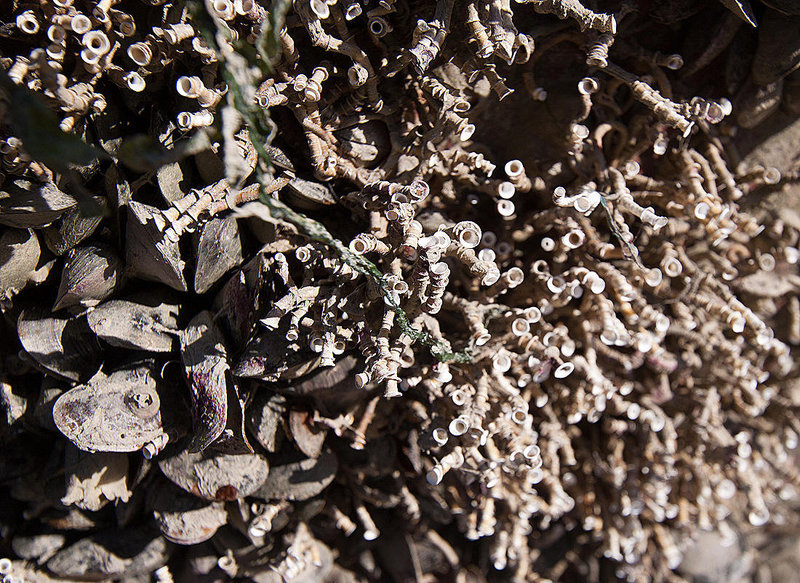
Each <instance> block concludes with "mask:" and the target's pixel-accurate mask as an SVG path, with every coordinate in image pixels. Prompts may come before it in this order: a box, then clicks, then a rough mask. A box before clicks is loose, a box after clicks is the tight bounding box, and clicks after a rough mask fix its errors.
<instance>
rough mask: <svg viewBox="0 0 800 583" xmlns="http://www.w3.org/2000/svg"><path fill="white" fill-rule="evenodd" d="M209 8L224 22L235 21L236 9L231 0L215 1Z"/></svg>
mask: <svg viewBox="0 0 800 583" xmlns="http://www.w3.org/2000/svg"><path fill="white" fill-rule="evenodd" d="M209 7H210V8H211V12H212V13H213V14H214V15H215V16H218V17H220V18H221V19H222V20H233V18H234V17H235V16H236V8H235V7H234V4H233V2H231V0H213V2H211V3H210V6H209Z"/></svg>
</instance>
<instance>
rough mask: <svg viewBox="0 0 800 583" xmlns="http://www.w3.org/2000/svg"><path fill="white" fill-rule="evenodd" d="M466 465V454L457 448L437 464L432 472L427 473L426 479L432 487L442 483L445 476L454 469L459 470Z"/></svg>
mask: <svg viewBox="0 0 800 583" xmlns="http://www.w3.org/2000/svg"><path fill="white" fill-rule="evenodd" d="M463 463H464V454H463V453H462V452H461V448H460V447H457V448H455V449H454V450H453V451H451V452H450V453H448V454H447V455H446V456H444V457H443V458H442V459H441V461H439V463H438V464H436V465H435V466H434V467H433V469H432V470H431V471H429V472H428V473H427V475H426V476H425V478H426V479H427V480H428V483H429V484H431V485H432V486H436V485H437V484H441V483H442V479H443V478H444V476H445V474H446V473H447V472H449V471H450V470H451V469H453V468H458V467H460V466H461V465H462V464H463Z"/></svg>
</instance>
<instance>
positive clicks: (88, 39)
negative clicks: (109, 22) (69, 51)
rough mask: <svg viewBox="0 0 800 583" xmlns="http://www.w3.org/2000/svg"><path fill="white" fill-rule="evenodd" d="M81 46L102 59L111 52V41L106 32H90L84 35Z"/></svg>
mask: <svg viewBox="0 0 800 583" xmlns="http://www.w3.org/2000/svg"><path fill="white" fill-rule="evenodd" d="M81 44H82V45H83V46H84V47H85V48H86V49H88V50H90V51H92V52H93V53H96V54H98V55H100V56H101V57H102V56H103V55H105V54H106V53H108V51H110V50H111V41H109V40H108V37H107V36H106V34H105V33H104V32H102V31H99V30H90V31H89V32H87V33H86V34H84V35H83V36H82V37H81Z"/></svg>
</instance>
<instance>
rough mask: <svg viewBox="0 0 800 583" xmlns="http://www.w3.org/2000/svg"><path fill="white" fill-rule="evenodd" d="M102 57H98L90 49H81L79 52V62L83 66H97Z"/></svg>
mask: <svg viewBox="0 0 800 583" xmlns="http://www.w3.org/2000/svg"><path fill="white" fill-rule="evenodd" d="M101 57H102V55H98V54H97V53H95V52H94V51H93V50H91V49H83V50H82V51H81V60H82V61H83V62H84V64H85V65H88V66H90V67H92V66H94V65H97V64H98V63H99V62H100V58H101Z"/></svg>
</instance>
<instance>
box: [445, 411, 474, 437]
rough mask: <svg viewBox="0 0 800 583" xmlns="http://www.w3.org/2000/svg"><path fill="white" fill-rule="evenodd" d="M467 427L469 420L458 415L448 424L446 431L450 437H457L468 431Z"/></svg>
mask: <svg viewBox="0 0 800 583" xmlns="http://www.w3.org/2000/svg"><path fill="white" fill-rule="evenodd" d="M469 427H470V424H469V419H467V418H466V417H465V416H464V415H460V416H459V417H456V418H455V419H453V420H452V421H451V422H450V424H449V425H448V426H447V430H448V431H449V432H450V434H451V435H453V436H455V437H459V436H461V435H464V434H465V433H466V432H467V431H469Z"/></svg>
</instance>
